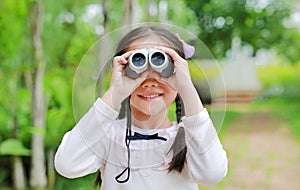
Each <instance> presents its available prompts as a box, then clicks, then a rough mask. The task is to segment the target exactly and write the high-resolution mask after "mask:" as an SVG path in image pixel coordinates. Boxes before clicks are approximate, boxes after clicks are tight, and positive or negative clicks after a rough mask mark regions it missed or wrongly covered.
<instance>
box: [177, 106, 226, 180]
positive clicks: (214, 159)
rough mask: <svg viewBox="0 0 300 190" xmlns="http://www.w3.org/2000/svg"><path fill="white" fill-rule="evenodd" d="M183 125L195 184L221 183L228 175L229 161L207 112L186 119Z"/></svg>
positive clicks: (190, 173) (189, 168)
mask: <svg viewBox="0 0 300 190" xmlns="http://www.w3.org/2000/svg"><path fill="white" fill-rule="evenodd" d="M183 124H184V126H185V131H186V144H187V163H186V166H187V167H186V168H187V172H188V175H189V176H190V178H191V179H192V180H193V181H194V182H197V183H201V184H204V185H208V184H214V183H217V182H219V181H220V180H221V179H223V178H224V177H225V176H226V174H227V170H228V160H227V155H226V152H225V150H224V149H223V146H222V144H221V142H220V140H219V138H218V134H217V132H216V130H215V127H214V125H213V123H212V121H211V119H210V117H209V114H208V112H207V110H206V109H204V110H202V111H201V112H200V113H199V114H196V115H193V116H190V117H184V118H183Z"/></svg>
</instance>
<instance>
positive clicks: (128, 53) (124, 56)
mask: <svg viewBox="0 0 300 190" xmlns="http://www.w3.org/2000/svg"><path fill="white" fill-rule="evenodd" d="M133 52H134V50H132V51H127V52H126V53H124V54H123V55H121V56H122V57H123V58H124V59H125V60H127V59H128V58H129V57H130V55H131V54H132V53H133Z"/></svg>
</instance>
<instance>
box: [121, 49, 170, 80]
mask: <svg viewBox="0 0 300 190" xmlns="http://www.w3.org/2000/svg"><path fill="white" fill-rule="evenodd" d="M149 67H150V68H151V69H152V70H153V71H155V72H157V73H159V74H160V76H162V77H165V78H167V77H169V76H171V75H172V74H173V73H174V63H173V62H172V59H171V58H170V56H169V55H167V54H166V53H165V52H163V51H160V50H157V49H152V48H150V49H140V50H136V51H135V52H133V53H132V54H131V56H130V57H129V58H128V64H127V65H126V67H125V75H126V76H127V77H129V78H132V79H136V78H138V77H139V76H140V75H141V74H142V73H143V72H144V71H146V70H147V69H149Z"/></svg>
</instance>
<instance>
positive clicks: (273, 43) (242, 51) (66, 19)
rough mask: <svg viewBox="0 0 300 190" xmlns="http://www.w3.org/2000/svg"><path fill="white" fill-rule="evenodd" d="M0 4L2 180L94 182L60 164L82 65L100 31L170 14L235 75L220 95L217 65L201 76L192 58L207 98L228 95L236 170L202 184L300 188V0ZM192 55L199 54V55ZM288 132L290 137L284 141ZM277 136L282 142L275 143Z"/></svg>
mask: <svg viewBox="0 0 300 190" xmlns="http://www.w3.org/2000/svg"><path fill="white" fill-rule="evenodd" d="M0 9H1V11H0V80H1V83H2V84H1V85H0V92H1V93H0V189H57V190H60V189H64V190H65V189H93V186H92V184H93V181H94V179H95V175H94V174H92V175H89V176H86V177H83V178H80V179H74V180H70V179H65V178H63V177H61V176H59V175H58V174H57V173H56V172H55V171H54V169H53V156H54V153H55V150H56V148H57V147H58V145H59V143H60V141H61V138H62V136H63V134H64V133H65V132H66V131H68V130H70V129H72V127H73V126H74V125H75V120H74V116H73V110H72V84H73V79H74V74H75V71H76V68H77V67H78V65H79V63H80V60H81V58H82V57H83V55H84V54H85V52H86V51H87V50H88V48H89V47H90V46H91V45H92V44H93V43H94V42H95V41H96V40H98V39H99V38H101V36H103V35H104V34H106V33H108V32H110V31H114V30H116V29H118V28H120V27H122V26H125V25H129V24H134V23H139V22H161V23H169V24H173V25H176V26H179V27H181V28H183V29H185V30H187V31H189V32H192V33H194V34H195V35H197V36H198V38H199V39H200V40H202V41H203V43H204V44H205V45H206V46H207V47H208V48H209V49H210V50H211V52H212V54H213V55H214V57H215V58H216V59H217V61H218V66H219V67H220V68H221V72H224V73H223V74H224V76H230V77H229V78H226V77H224V82H225V88H226V90H227V95H224V94H223V95H222V97H217V101H216V102H214V101H213V100H212V97H211V94H210V93H209V92H208V91H209V87H208V86H207V85H208V84H206V82H205V80H204V78H205V77H206V78H213V79H214V78H217V77H218V76H217V75H218V74H220V71H219V69H217V68H215V67H213V68H212V67H210V66H209V65H210V64H209V63H208V64H206V65H205V67H204V68H203V70H202V71H204V73H205V75H206V76H205V77H203V75H201V74H199V73H197V72H195V71H196V68H195V65H194V64H193V63H191V68H190V69H191V73H192V75H193V80H194V83H195V85H196V87H197V89H198V90H199V93H200V96H201V98H202V100H203V101H204V103H205V104H206V105H207V107H208V108H210V107H211V105H212V104H216V105H218V103H221V104H224V103H227V109H226V110H225V111H226V115H225V120H224V123H223V126H222V130H221V131H220V137H221V139H222V140H223V141H224V148H225V149H226V150H227V151H228V156H229V161H230V166H229V174H228V176H227V177H226V178H225V179H224V180H223V181H222V182H221V183H219V184H217V185H212V186H207V187H202V186H201V185H200V186H199V187H200V189H272V190H273V189H282V188H281V187H285V188H284V189H299V188H300V185H299V182H298V183H297V182H295V181H296V180H297V175H296V174H297V172H298V177H299V172H300V166H299V163H300V162H299V161H300V153H299V150H298V149H299V140H300V128H299V126H300V120H299V113H300V65H299V64H300V61H299V60H300V53H299V50H300V3H299V2H298V1H297V0H291V1H284V0H223V1H221V0H178V1H171V0H145V1H142V0H124V1H119V0H110V1H108V0H81V1H73V0H60V1H52V0H1V1H0ZM187 40H190V39H187ZM190 43H192V44H193V40H191V41H190ZM194 59H195V60H197V59H199V62H201V60H200V59H201V55H195V57H194ZM249 66H250V67H249ZM228 67H229V68H230V69H227V70H226V68H228ZM250 69H252V70H250ZM241 73H246V74H245V75H244V74H242V75H241ZM245 76H248V77H245ZM235 83H237V84H236V85H235V86H234V85H231V84H235ZM207 92H208V93H207ZM226 98H227V101H226ZM222 111H224V110H222V109H220V112H222ZM171 117H172V116H171ZM272 131H273V132H274V131H275V132H276V133H274V134H273V133H271V132H272ZM277 132H278V133H277ZM270 134H271V136H264V135H270ZM253 136H254V137H255V138H254V137H253ZM274 137H275V139H273V138H274ZM252 138H253V139H252ZM291 139H292V141H291V142H290V140H291ZM240 140H242V141H243V142H245V144H243V143H240ZM285 140H287V141H288V142H287V143H290V144H287V145H286V146H284V145H285V144H284V142H283V141H285ZM276 142H281V145H282V146H283V148H282V149H280V146H279V145H275V144H274V146H272V143H276ZM255 143H258V144H255ZM237 145H239V146H237ZM263 145H270V147H268V146H266V147H264V146H263ZM271 147H272V148H273V147H279V149H274V150H273V149H272V148H271ZM293 147H296V148H295V149H293ZM252 148H256V149H257V150H256V151H251V150H252ZM264 148H265V149H264ZM268 150H272V152H271V153H268V154H267V155H265V154H264V153H266V152H268ZM284 151H285V152H284ZM255 154H257V155H256V156H255ZM246 155H247V156H248V157H247V156H246ZM251 155H253V156H252V157H251ZM281 155H293V156H294V157H295V158H294V157H292V158H293V160H292V161H291V160H290V159H289V158H290V157H288V156H287V157H280V156H281ZM277 161H278V163H277ZM273 162H274V164H273ZM287 163H291V165H289V166H285V165H284V164H287ZM247 164H248V165H247ZM249 164H252V165H254V166H249ZM280 164H281V165H283V168H280V167H278V165H280ZM266 165H267V168H265V167H264V166H266ZM241 166H243V168H244V169H245V170H242V169H243V168H242V167H241ZM246 166H247V167H246ZM287 170H288V171H287ZM293 171H294V173H293ZM255 172H258V173H255ZM285 172H290V173H288V174H287V173H285ZM281 173H282V174H283V176H285V178H284V177H281V176H280V174H281ZM243 175H245V176H247V177H245V178H242V176H243ZM255 176H256V178H259V179H260V180H255ZM283 178H284V179H283ZM284 180H286V181H284ZM278 181H279V182H278ZM281 182H282V183H281Z"/></svg>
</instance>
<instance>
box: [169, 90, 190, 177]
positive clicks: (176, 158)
mask: <svg viewBox="0 0 300 190" xmlns="http://www.w3.org/2000/svg"><path fill="white" fill-rule="evenodd" d="M175 102H176V118H177V123H178V124H179V123H180V122H181V118H182V117H183V116H184V106H183V102H182V100H181V98H180V96H179V95H177V97H176V99H175ZM169 151H172V152H173V158H172V161H171V163H170V166H169V172H170V171H172V170H176V171H178V172H181V171H182V169H183V167H184V163H185V161H186V152H187V147H186V143H185V131H184V128H183V127H179V129H178V132H177V135H176V137H175V139H174V142H173V144H172V146H171V148H170V150H169Z"/></svg>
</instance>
